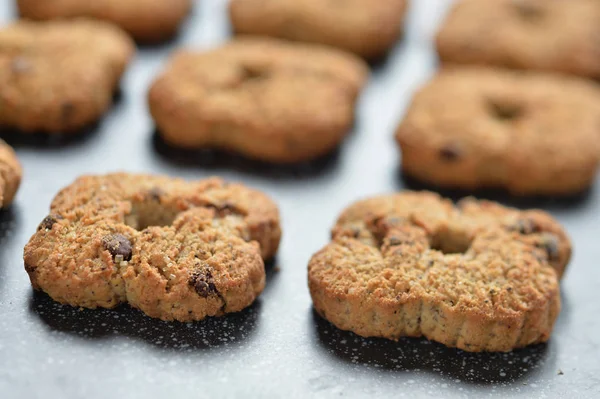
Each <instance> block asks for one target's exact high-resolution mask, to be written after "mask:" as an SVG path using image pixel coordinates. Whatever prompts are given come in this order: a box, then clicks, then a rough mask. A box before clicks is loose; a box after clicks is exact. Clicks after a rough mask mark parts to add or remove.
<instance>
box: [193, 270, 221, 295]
mask: <svg viewBox="0 0 600 399" xmlns="http://www.w3.org/2000/svg"><path fill="white" fill-rule="evenodd" d="M188 284H189V285H190V286H192V287H194V290H195V291H196V293H197V294H198V295H200V296H201V297H203V298H208V297H209V296H210V295H218V294H219V291H218V290H217V287H216V285H215V281H214V279H213V276H212V273H211V271H210V270H208V269H206V270H204V271H196V272H194V273H193V274H192V275H191V276H190V278H189V280H188Z"/></svg>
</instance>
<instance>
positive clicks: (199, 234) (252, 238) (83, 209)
mask: <svg viewBox="0 0 600 399" xmlns="http://www.w3.org/2000/svg"><path fill="white" fill-rule="evenodd" d="M280 234H281V232H280V227H279V213H278V210H277V206H276V205H275V204H274V203H273V202H272V201H271V200H270V199H269V198H268V197H267V196H266V195H264V194H262V193H260V192H258V191H255V190H252V189H249V188H246V187H245V186H242V185H239V184H228V183H225V182H223V181H222V180H220V179H217V178H212V179H207V180H203V181H197V182H185V181H183V180H180V179H172V178H168V177H160V176H150V175H135V174H125V173H118V174H110V175H105V176H84V177H81V178H79V179H77V180H76V181H75V182H74V183H73V184H71V185H70V186H68V187H67V188H65V189H63V190H62V191H60V192H59V193H58V195H57V196H56V197H55V198H54V200H53V201H52V205H51V207H50V214H49V215H48V216H46V217H45V218H44V220H43V221H42V222H41V223H40V225H39V227H38V231H37V232H36V233H35V234H34V235H33V236H32V237H31V239H30V241H29V243H28V244H27V245H26V246H25V251H24V261H25V269H26V271H27V273H28V274H29V277H30V279H31V284H32V285H33V287H34V288H35V289H39V290H42V291H44V292H46V293H47V294H48V295H50V296H51V297H52V298H53V299H54V300H56V301H58V302H60V303H64V304H69V305H72V306H81V307H86V308H96V307H104V308H112V307H114V306H117V305H119V304H120V303H129V304H130V305H131V306H134V307H136V308H139V309H141V310H142V311H143V312H144V313H146V314H147V315H149V316H151V317H157V318H160V319H163V320H180V321H189V320H201V319H203V318H205V317H206V316H218V315H223V314H225V313H230V312H236V311H240V310H242V309H243V308H245V307H247V306H249V305H250V304H252V302H253V301H254V300H255V299H256V297H257V296H258V295H259V294H260V293H261V292H262V290H263V288H264V285H265V270H264V262H263V259H269V258H271V257H273V256H274V254H275V252H276V251H277V247H278V245H279V238H280Z"/></svg>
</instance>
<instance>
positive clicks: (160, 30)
mask: <svg viewBox="0 0 600 399" xmlns="http://www.w3.org/2000/svg"><path fill="white" fill-rule="evenodd" d="M17 6H18V8H19V13H20V14H21V16H22V17H23V18H30V19H34V20H50V19H65V18H74V17H89V18H95V19H100V20H104V21H107V22H111V23H113V24H116V25H118V26H120V27H121V28H123V29H124V30H126V31H127V32H128V33H129V34H131V35H132V36H133V37H134V38H135V39H136V40H139V41H144V42H154V41H160V40H165V39H168V38H169V37H171V36H173V35H174V34H175V33H176V32H177V29H178V28H179V25H180V24H181V22H182V21H183V19H184V18H185V17H186V16H187V15H188V13H189V12H190V9H191V7H192V2H191V0H91V1H90V0H51V1H48V0H17Z"/></svg>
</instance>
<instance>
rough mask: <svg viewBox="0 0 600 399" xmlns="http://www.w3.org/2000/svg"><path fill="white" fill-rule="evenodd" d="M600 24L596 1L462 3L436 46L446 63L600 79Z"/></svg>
mask: <svg viewBox="0 0 600 399" xmlns="http://www.w3.org/2000/svg"><path fill="white" fill-rule="evenodd" d="M599 20H600V2H598V1H596V0H569V1H560V0H494V1H480V0H462V1H458V2H457V3H456V5H455V6H454V8H453V9H452V10H451V11H450V13H449V15H448V16H447V18H446V21H445V22H444V23H443V24H442V27H441V28H440V30H439V32H438V34H437V37H436V44H437V50H438V54H439V57H440V59H441V61H442V62H443V63H454V64H481V65H497V66H502V67H509V68H519V69H536V70H546V71H557V72H563V73H570V74H575V75H581V76H586V77H592V78H600V46H599V45H598V40H599V37H600V24H599V23H598V21H599Z"/></svg>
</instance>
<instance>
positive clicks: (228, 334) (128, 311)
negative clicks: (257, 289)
mask: <svg viewBox="0 0 600 399" xmlns="http://www.w3.org/2000/svg"><path fill="white" fill-rule="evenodd" d="M260 307H261V303H260V299H258V300H257V301H255V302H254V304H253V305H251V306H250V307H248V308H246V309H244V310H243V311H241V312H239V313H231V314H228V315H226V316H223V317H209V318H206V319H204V320H202V321H199V322H193V323H181V322H165V321H162V320H158V319H153V318H151V317H148V316H146V315H144V314H143V313H142V312H141V311H139V310H137V309H134V308H132V307H130V306H127V305H122V306H119V307H117V308H115V309H110V310H109V309H79V308H74V307H71V306H68V305H61V304H59V303H57V302H54V301H53V300H52V299H51V298H50V297H49V296H48V295H46V294H45V293H42V292H37V291H35V292H33V293H32V296H31V298H30V301H29V312H30V313H32V314H34V315H35V316H37V317H39V319H40V320H41V321H43V322H44V323H45V324H46V326H47V327H48V329H50V330H52V331H58V332H62V333H67V334H72V335H74V336H77V337H79V338H81V339H85V340H101V339H107V338H110V337H114V336H119V337H122V336H125V337H130V338H135V339H139V340H142V341H144V342H146V343H148V344H151V345H154V346H156V347H158V348H160V349H165V350H172V351H177V352H182V351H191V350H211V349H214V348H219V347H223V346H237V345H239V344H240V343H241V342H243V341H244V340H247V339H249V338H250V337H251V335H252V334H253V332H254V330H255V329H256V326H257V324H258V317H259V314H260Z"/></svg>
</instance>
